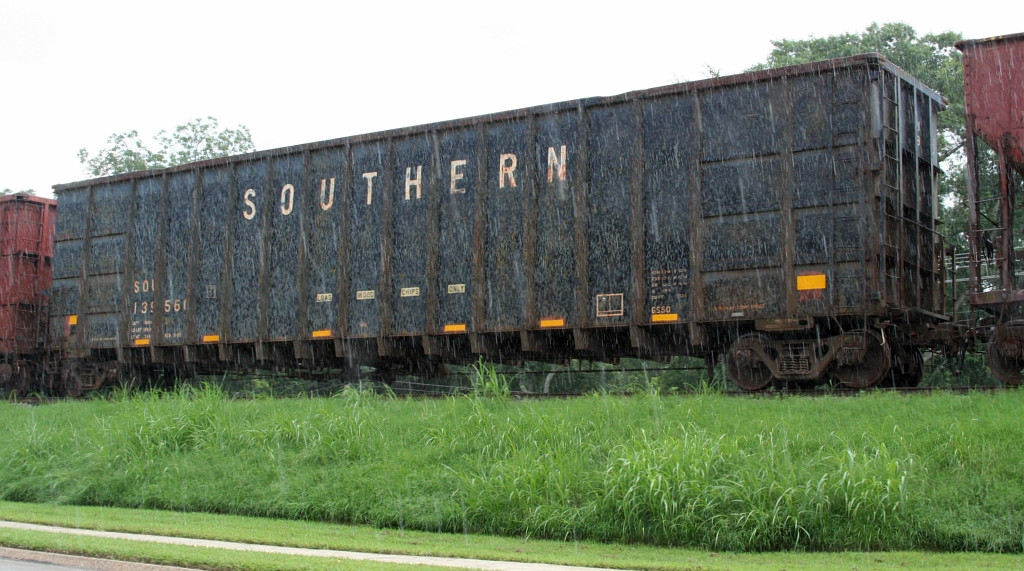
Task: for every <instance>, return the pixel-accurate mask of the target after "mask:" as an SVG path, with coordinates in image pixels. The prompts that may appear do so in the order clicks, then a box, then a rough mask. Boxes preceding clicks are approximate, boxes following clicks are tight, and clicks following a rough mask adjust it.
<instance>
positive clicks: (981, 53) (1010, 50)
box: [956, 33, 1024, 169]
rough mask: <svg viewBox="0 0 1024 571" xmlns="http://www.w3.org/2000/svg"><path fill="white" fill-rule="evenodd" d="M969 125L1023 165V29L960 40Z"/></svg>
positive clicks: (1001, 151)
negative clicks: (979, 38)
mask: <svg viewBox="0 0 1024 571" xmlns="http://www.w3.org/2000/svg"><path fill="white" fill-rule="evenodd" d="M956 47H957V48H958V49H959V50H960V51H962V52H963V54H964V96H965V99H966V106H967V117H968V125H970V124H971V123H972V122H973V124H974V130H975V132H976V133H977V135H978V136H979V137H981V138H982V139H983V140H984V141H985V142H986V143H988V145H989V146H991V147H992V148H993V149H996V150H997V151H998V152H999V153H1000V154H1003V155H1005V156H1006V157H1007V158H1008V159H1009V160H1010V161H1011V163H1013V164H1014V165H1015V166H1016V168H1018V169H1024V33H1022V34H1013V35H1008V36H998V37H994V38H986V39H981V40H966V41H962V42H957V44H956Z"/></svg>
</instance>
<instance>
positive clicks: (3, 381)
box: [0, 363, 14, 398]
mask: <svg viewBox="0 0 1024 571" xmlns="http://www.w3.org/2000/svg"><path fill="white" fill-rule="evenodd" d="M13 389H14V367H12V366H11V365H10V364H9V363H0V392H3V398H7V394H8V392H9V391H11V390H13Z"/></svg>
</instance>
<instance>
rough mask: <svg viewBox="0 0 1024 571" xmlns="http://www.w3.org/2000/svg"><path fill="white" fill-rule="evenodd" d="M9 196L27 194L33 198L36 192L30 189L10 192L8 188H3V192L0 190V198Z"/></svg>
mask: <svg viewBox="0 0 1024 571" xmlns="http://www.w3.org/2000/svg"><path fill="white" fill-rule="evenodd" d="M10 194H28V195H31V196H35V194H36V191H34V190H32V189H31V188H30V189H28V190H11V189H9V188H5V189H3V190H0V196H7V195H10Z"/></svg>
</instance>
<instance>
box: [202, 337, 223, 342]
mask: <svg viewBox="0 0 1024 571" xmlns="http://www.w3.org/2000/svg"><path fill="white" fill-rule="evenodd" d="M218 341H220V335H203V343H216V342H218Z"/></svg>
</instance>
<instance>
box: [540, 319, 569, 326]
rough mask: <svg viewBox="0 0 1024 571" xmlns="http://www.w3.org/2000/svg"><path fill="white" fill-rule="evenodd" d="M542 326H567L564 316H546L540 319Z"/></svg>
mask: <svg viewBox="0 0 1024 571" xmlns="http://www.w3.org/2000/svg"><path fill="white" fill-rule="evenodd" d="M540 326H541V327H565V319H564V318H562V317H545V318H544V319H541V320H540Z"/></svg>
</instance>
